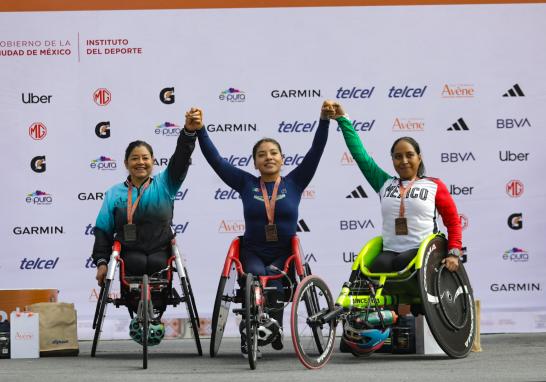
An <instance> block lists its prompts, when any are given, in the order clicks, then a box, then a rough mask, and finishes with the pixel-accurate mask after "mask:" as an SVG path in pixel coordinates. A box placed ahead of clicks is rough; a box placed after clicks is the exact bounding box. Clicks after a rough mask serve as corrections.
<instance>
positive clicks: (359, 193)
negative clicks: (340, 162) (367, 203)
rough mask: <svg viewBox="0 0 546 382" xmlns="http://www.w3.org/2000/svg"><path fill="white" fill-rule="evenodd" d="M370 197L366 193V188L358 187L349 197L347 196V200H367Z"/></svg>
mask: <svg viewBox="0 0 546 382" xmlns="http://www.w3.org/2000/svg"><path fill="white" fill-rule="evenodd" d="M367 197H368V195H366V191H364V188H363V187H362V186H358V187H357V188H355V189H354V190H353V191H352V192H351V193H350V194H349V195H347V196H346V197H345V198H348V199H353V198H354V199H362V198H367Z"/></svg>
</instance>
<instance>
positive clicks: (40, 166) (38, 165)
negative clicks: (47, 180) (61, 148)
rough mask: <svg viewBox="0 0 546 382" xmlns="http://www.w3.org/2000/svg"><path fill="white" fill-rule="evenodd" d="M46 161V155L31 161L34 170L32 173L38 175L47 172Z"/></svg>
mask: <svg viewBox="0 0 546 382" xmlns="http://www.w3.org/2000/svg"><path fill="white" fill-rule="evenodd" d="M45 161H46V157H45V155H38V156H36V157H34V158H32V159H31V161H30V168H31V169H32V171H34V172H37V173H41V172H45V170H46V163H45Z"/></svg>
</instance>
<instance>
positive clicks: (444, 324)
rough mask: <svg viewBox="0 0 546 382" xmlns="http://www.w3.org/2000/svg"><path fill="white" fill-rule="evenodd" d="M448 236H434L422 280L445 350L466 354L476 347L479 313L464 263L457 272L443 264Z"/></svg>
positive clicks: (429, 312) (423, 295)
mask: <svg viewBox="0 0 546 382" xmlns="http://www.w3.org/2000/svg"><path fill="white" fill-rule="evenodd" d="M445 253H447V240H446V239H445V238H443V237H436V238H434V239H432V240H431V241H430V242H429V243H428V245H427V248H426V249H425V252H424V257H423V263H422V266H421V269H420V270H419V276H418V283H419V291H420V294H421V299H422V305H423V309H424V311H425V318H426V320H427V323H428V325H429V327H430V331H431V332H432V335H433V336H434V338H435V340H436V342H437V343H438V345H439V346H440V348H442V350H443V351H444V352H445V353H446V354H447V355H448V356H449V357H451V358H463V357H466V356H467V355H468V353H469V352H470V350H471V348H472V344H473V341H474V337H475V330H476V313H475V308H474V297H473V293H472V287H471V286H470V281H469V280H468V276H467V274H466V271H465V269H464V266H463V264H459V268H458V270H457V271H456V272H450V271H448V270H447V269H446V268H445V266H444V265H443V264H442V260H443V259H444V254H445Z"/></svg>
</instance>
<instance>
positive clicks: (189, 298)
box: [180, 271, 203, 355]
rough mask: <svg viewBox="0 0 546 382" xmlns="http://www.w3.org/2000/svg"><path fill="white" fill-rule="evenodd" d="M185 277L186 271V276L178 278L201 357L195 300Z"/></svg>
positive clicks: (188, 281) (188, 280)
mask: <svg viewBox="0 0 546 382" xmlns="http://www.w3.org/2000/svg"><path fill="white" fill-rule="evenodd" d="M187 275H188V273H187V271H186V276H185V277H181V278H180V284H181V288H182V293H183V295H184V301H185V303H186V310H187V311H188V316H189V319H190V325H191V328H192V332H193V338H194V340H195V346H196V347H197V354H199V355H203V350H202V348H201V339H200V337H199V317H198V316H197V309H196V308H195V298H194V297H193V291H192V289H191V284H190V279H189V278H188V277H187Z"/></svg>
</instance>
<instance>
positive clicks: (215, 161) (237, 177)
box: [186, 108, 251, 191]
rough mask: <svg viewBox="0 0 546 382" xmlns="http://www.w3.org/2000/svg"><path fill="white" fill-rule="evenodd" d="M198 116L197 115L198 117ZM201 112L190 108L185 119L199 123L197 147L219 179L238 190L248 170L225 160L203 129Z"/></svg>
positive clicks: (247, 174) (247, 175)
mask: <svg viewBox="0 0 546 382" xmlns="http://www.w3.org/2000/svg"><path fill="white" fill-rule="evenodd" d="M198 116H199V117H198ZM202 116H203V112H202V111H201V110H200V109H196V108H192V109H191V110H190V111H189V112H188V113H186V120H187V121H188V119H189V120H193V121H194V122H193V123H196V121H197V118H199V119H198V121H199V124H200V127H199V129H197V138H198V139H199V147H200V148H201V152H202V153H203V156H204V157H205V159H206V160H207V162H208V163H209V165H210V166H211V167H212V169H213V170H214V172H216V174H218V176H219V177H220V179H222V180H223V181H224V183H226V184H227V185H228V186H229V187H231V188H233V189H234V190H235V191H240V190H241V189H242V187H243V185H244V181H245V178H246V177H249V176H251V175H250V174H249V173H248V172H246V171H243V170H241V169H239V168H237V167H235V166H233V165H232V164H230V163H229V162H228V161H227V160H225V159H224V158H223V157H222V156H221V155H220V153H219V152H218V150H217V149H216V147H215V146H214V144H213V143H212V140H211V139H210V137H209V135H208V134H207V130H206V129H203V128H202V127H203V120H202Z"/></svg>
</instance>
